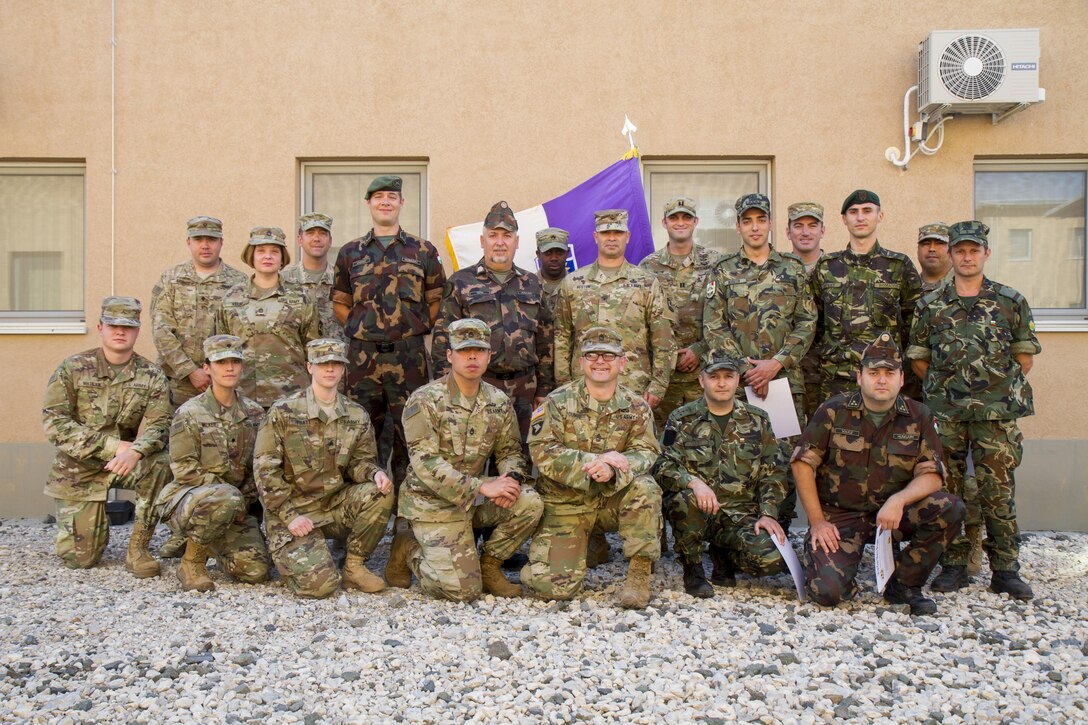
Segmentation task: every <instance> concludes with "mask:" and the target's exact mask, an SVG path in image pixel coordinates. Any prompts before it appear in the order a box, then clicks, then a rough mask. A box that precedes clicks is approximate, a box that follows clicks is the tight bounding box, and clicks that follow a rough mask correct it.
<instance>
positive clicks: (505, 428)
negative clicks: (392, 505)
mask: <svg viewBox="0 0 1088 725" xmlns="http://www.w3.org/2000/svg"><path fill="white" fill-rule="evenodd" d="M481 338H482V334H481ZM404 433H405V435H406V436H407V439H408V453H409V455H410V456H411V466H410V467H409V468H408V477H407V479H406V480H405V483H404V485H403V486H402V488H401V493H400V502H399V504H398V508H399V511H398V513H399V514H400V515H401V516H403V517H404V518H406V519H408V520H409V522H410V523H411V526H412V533H413V534H414V535H415V537H416V540H417V541H418V542H419V546H418V547H415V548H414V549H413V550H412V553H411V554H410V555H409V558H408V565H409V566H410V567H411V569H412V572H413V573H414V574H415V575H416V578H418V579H419V583H420V586H421V587H422V588H423V591H425V592H427V593H428V594H431V595H432V596H436V597H442V598H444V599H452V600H454V601H471V600H473V599H476V598H477V597H479V596H480V593H481V591H482V582H481V576H480V557H479V555H478V554H477V552H476V538H475V536H474V535H473V531H472V529H473V527H476V528H490V527H494V532H493V533H492V534H491V536H490V537H489V538H488V539H487V541H485V542H484V547H483V551H484V554H486V555H490V556H492V557H494V558H495V559H497V560H498V561H505V560H506V559H508V558H509V557H510V556H512V555H513V554H514V552H515V551H517V549H518V547H520V546H521V545H522V544H523V543H525V541H526V540H527V539H528V538H529V536H530V535H531V534H532V533H533V531H534V530H535V529H536V526H537V523H538V522H539V521H540V514H541V511H542V509H543V504H541V502H540V496H538V495H537V493H536V491H534V490H533V489H532V488H528V487H524V486H523V487H522V490H521V496H519V497H518V500H517V501H516V502H515V504H514V505H513V507H511V508H508V509H503V508H500V507H499V506H497V505H496V504H495V503H493V502H492V501H490V500H488V499H487V498H485V497H484V496H483V495H482V494H480V493H479V490H480V486H481V484H483V483H484V482H485V480H486V478H485V477H483V473H484V469H485V467H486V465H487V460H488V458H489V457H491V456H494V457H495V468H496V473H495V475H496V476H499V475H503V474H513V475H514V476H515V477H516V478H519V480H521V481H524V480H525V479H526V478H527V476H528V474H529V464H528V461H527V460H526V459H525V456H524V454H523V453H522V448H521V439H520V437H519V436H518V428H517V420H516V418H515V416H514V409H513V407H512V406H511V405H510V399H509V398H508V397H507V396H506V394H505V393H503V392H502V391H501V390H499V389H498V388H496V387H494V386H492V385H490V384H489V383H486V382H482V381H481V383H480V390H479V392H478V393H477V394H476V396H475V397H474V398H468V397H466V396H465V395H464V394H462V393H461V391H460V389H459V388H458V387H457V383H456V381H455V380H454V378H453V373H452V372H451V373H449V374H447V375H445V376H444V377H442V378H440V379H438V380H435V381H434V382H433V383H430V384H428V385H425V386H423V387H422V388H420V389H419V390H417V391H416V392H414V393H412V396H411V397H410V398H409V399H408V405H407V407H406V408H405V411H404Z"/></svg>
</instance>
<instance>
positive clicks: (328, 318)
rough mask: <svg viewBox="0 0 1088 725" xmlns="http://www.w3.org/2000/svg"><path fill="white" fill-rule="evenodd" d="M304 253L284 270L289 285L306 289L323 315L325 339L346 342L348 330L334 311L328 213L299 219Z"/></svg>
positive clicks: (300, 237)
mask: <svg viewBox="0 0 1088 725" xmlns="http://www.w3.org/2000/svg"><path fill="white" fill-rule="evenodd" d="M295 241H296V243H297V244H298V246H299V249H300V250H301V252H302V254H301V255H300V257H299V260H298V261H297V262H295V263H294V264H292V265H289V266H287V267H285V268H284V270H283V273H282V275H281V276H282V278H283V281H284V283H285V284H293V285H298V286H300V287H302V288H303V289H305V290H306V291H307V292H308V293H309V295H310V299H311V300H312V301H313V303H314V305H315V306H316V307H317V310H318V313H319V314H320V315H321V336H322V337H332V338H337V339H343V337H344V327H343V325H341V324H340V321H339V320H337V319H336V315H334V314H333V311H332V276H333V261H334V260H331V259H329V250H330V249H332V217H330V216H326V215H325V214H318V213H316V212H315V213H311V214H303V215H302V216H301V217H299V219H298V236H297V237H296V239H295Z"/></svg>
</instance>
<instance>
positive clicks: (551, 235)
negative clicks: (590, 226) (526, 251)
mask: <svg viewBox="0 0 1088 725" xmlns="http://www.w3.org/2000/svg"><path fill="white" fill-rule="evenodd" d="M569 240H570V232H568V231H567V230H566V229H559V228H558V227H547V228H546V229H541V230H540V231H539V232H537V233H536V251H538V252H547V251H548V250H549V249H562V250H563V251H566V250H568V249H570V241H569Z"/></svg>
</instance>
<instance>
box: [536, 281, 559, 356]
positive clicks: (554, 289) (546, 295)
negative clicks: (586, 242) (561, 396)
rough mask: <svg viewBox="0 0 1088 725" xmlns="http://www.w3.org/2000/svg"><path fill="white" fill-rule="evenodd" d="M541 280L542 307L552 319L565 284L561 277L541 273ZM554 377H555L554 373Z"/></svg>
mask: <svg viewBox="0 0 1088 725" xmlns="http://www.w3.org/2000/svg"><path fill="white" fill-rule="evenodd" d="M537 278H538V279H539V280H540V304H541V307H543V308H544V309H546V310H548V312H549V314H551V316H552V319H553V320H554V319H555V306H556V304H557V303H558V302H559V287H560V286H561V285H562V284H563V280H564V279H566V277H563V278H561V279H544V278H543V277H541V276H540V275H537ZM552 377H555V376H554V375H553V376H552Z"/></svg>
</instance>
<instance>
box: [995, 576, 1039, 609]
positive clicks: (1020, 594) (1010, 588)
mask: <svg viewBox="0 0 1088 725" xmlns="http://www.w3.org/2000/svg"><path fill="white" fill-rule="evenodd" d="M990 591H991V592H996V593H998V594H1000V593H1001V592H1006V593H1007V594H1008V595H1009V596H1010V597H1012V598H1013V599H1019V600H1021V601H1025V602H1026V601H1027V600H1029V599H1034V598H1035V593H1034V592H1033V591H1031V587H1029V586H1028V583H1027V582H1026V581H1024V580H1023V579H1021V578H1020V575H1019V574H1017V573H1016V572H1015V571H995V572H994V575H993V577H992V578H991V579H990Z"/></svg>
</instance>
